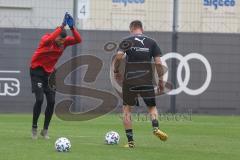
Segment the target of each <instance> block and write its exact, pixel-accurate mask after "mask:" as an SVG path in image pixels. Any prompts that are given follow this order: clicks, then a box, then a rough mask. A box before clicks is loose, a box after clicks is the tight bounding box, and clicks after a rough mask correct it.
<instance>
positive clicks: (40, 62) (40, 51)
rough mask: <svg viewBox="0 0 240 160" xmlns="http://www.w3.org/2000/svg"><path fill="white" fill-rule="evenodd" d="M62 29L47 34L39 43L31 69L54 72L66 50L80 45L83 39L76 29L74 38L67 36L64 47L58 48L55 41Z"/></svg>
mask: <svg viewBox="0 0 240 160" xmlns="http://www.w3.org/2000/svg"><path fill="white" fill-rule="evenodd" d="M61 31H62V29H61V28H60V27H58V28H57V29H56V30H55V31H54V32H52V33H50V34H49V33H47V34H45V35H44V36H43V37H42V38H41V41H40V43H39V46H38V48H37V49H36V51H35V52H34V54H33V56H32V59H31V68H32V69H34V68H36V67H42V68H43V69H44V70H45V71H46V72H47V73H49V74H50V73H52V72H53V71H54V66H55V64H56V63H57V61H58V59H59V58H60V56H61V55H62V53H63V51H64V49H65V48H66V47H67V46H69V45H74V44H77V43H80V42H81V41H82V38H81V36H80V34H79V33H78V31H77V30H76V29H75V28H74V29H73V30H71V31H72V34H73V36H67V37H66V40H65V42H64V45H63V47H59V46H57V44H56V42H55V39H56V38H57V37H58V36H59V35H60V33H61Z"/></svg>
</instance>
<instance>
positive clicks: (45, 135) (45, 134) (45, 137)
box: [40, 129, 50, 139]
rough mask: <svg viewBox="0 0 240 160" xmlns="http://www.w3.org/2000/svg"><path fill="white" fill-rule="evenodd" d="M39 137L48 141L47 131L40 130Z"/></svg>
mask: <svg viewBox="0 0 240 160" xmlns="http://www.w3.org/2000/svg"><path fill="white" fill-rule="evenodd" d="M40 135H41V136H43V138H44V139H50V137H49V136H48V130H47V129H42V130H41V132H40Z"/></svg>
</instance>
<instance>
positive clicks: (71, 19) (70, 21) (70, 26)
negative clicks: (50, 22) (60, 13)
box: [67, 14, 75, 29]
mask: <svg viewBox="0 0 240 160" xmlns="http://www.w3.org/2000/svg"><path fill="white" fill-rule="evenodd" d="M67 24H68V26H69V28H70V29H73V26H74V25H75V23H74V20H73V17H72V16H71V15H70V14H68V18H67Z"/></svg>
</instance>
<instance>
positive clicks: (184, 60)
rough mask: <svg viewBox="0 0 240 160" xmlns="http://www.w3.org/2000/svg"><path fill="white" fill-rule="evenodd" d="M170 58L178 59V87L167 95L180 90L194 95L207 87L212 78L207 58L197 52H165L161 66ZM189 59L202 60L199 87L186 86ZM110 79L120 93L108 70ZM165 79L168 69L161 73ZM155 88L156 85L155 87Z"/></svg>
mask: <svg viewBox="0 0 240 160" xmlns="http://www.w3.org/2000/svg"><path fill="white" fill-rule="evenodd" d="M172 58H175V59H177V60H179V61H180V62H179V64H178V67H177V81H178V88H176V89H172V90H171V91H169V92H167V94H168V95H177V94H180V93H181V92H184V93H186V94H188V95H192V96H196V95H199V94H201V93H203V92H204V91H205V90H206V89H207V88H208V86H209V84H210V82H211V79H212V69H211V66H210V64H209V62H208V60H207V59H206V58H205V57H204V56H203V55H201V54H199V53H190V54H188V55H186V56H182V55H181V54H179V53H167V54H165V55H164V56H162V57H161V60H162V63H163V66H165V67H167V63H166V61H167V60H168V59H172ZM191 59H197V60H199V61H200V62H202V63H203V64H204V66H205V69H206V78H205V81H204V83H203V85H202V86H201V87H199V88H198V89H191V88H188V84H189V80H190V77H191V75H190V72H191V71H190V66H189V63H188V62H189V60H191ZM183 70H184V71H185V78H184V80H183V78H182V72H183ZM110 79H111V83H112V85H113V86H114V87H115V89H116V90H117V91H118V92H119V93H122V88H121V86H120V85H119V84H118V83H117V82H116V80H115V79H114V78H113V75H112V72H111V71H110ZM167 80H168V71H166V73H165V74H164V75H163V81H164V82H167ZM155 90H157V87H156V88H155Z"/></svg>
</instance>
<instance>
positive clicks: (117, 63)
mask: <svg viewBox="0 0 240 160" xmlns="http://www.w3.org/2000/svg"><path fill="white" fill-rule="evenodd" d="M123 56H124V53H123V52H121V51H118V52H117V54H116V56H115V59H114V61H113V67H114V70H113V71H114V73H118V72H119V67H120V64H121V61H122V59H123Z"/></svg>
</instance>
